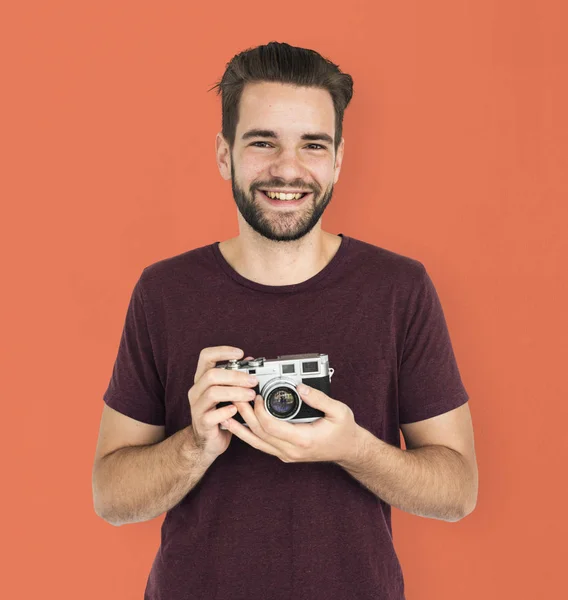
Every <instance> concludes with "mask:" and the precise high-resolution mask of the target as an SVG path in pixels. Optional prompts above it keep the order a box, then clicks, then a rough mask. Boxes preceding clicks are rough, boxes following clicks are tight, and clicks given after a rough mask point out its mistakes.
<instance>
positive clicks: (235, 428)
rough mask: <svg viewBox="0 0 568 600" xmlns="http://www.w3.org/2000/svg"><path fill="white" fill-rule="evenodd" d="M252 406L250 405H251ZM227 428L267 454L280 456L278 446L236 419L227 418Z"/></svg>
mask: <svg viewBox="0 0 568 600" xmlns="http://www.w3.org/2000/svg"><path fill="white" fill-rule="evenodd" d="M249 408H250V407H249ZM227 429H228V430H229V431H230V432H231V433H232V434H233V435H236V436H237V437H238V438H240V439H241V440H243V442H246V443H247V444H249V445H250V446H252V447H253V448H256V449H257V450H260V451H261V452H266V454H272V456H278V457H279V456H280V452H279V451H278V449H277V448H274V447H273V446H271V445H270V444H269V443H267V442H265V441H264V440H263V439H261V438H259V437H258V436H257V435H256V434H255V433H254V432H252V431H251V430H250V429H249V427H245V426H244V425H241V423H239V422H238V421H235V419H228V420H227Z"/></svg>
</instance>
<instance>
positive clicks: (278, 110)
mask: <svg viewBox="0 0 568 600" xmlns="http://www.w3.org/2000/svg"><path fill="white" fill-rule="evenodd" d="M252 130H263V131H264V132H265V133H264V134H254V135H250V133H249V132H250V131H252ZM269 131H272V132H274V134H275V136H276V137H272V136H270V135H268V134H267V133H266V132H269ZM314 133H318V134H324V136H326V135H327V136H329V138H330V139H302V136H303V135H304V134H314ZM247 134H248V135H247ZM334 134H335V112H334V108H333V101H332V99H331V96H330V94H329V92H327V91H326V90H323V89H319V88H305V87H302V88H300V87H296V86H293V85H289V84H280V83H272V82H270V83H264V82H263V83H255V84H248V85H246V86H245V88H244V90H243V94H242V96H241V102H240V111H239V123H238V125H237V130H236V136H235V145H234V147H233V150H232V152H231V153H230V157H231V160H230V164H231V169H230V171H231V184H232V190H233V197H234V199H235V202H236V204H237V207H238V209H239V212H240V213H241V215H242V217H243V218H244V219H245V221H246V222H247V223H248V224H249V225H250V227H252V228H253V229H254V230H255V231H256V232H257V233H259V234H260V235H262V236H263V237H265V238H268V239H270V240H274V241H291V240H297V239H299V238H302V237H303V236H305V235H306V234H307V233H309V232H310V231H311V230H312V229H313V227H314V226H315V225H316V224H317V222H318V221H319V220H320V218H321V216H322V214H323V212H324V211H325V209H326V207H327V205H328V204H329V203H330V201H331V197H332V194H333V186H334V183H335V182H336V181H337V178H338V176H339V169H340V167H341V160H342V157H343V145H344V144H343V140H341V144H340V146H339V149H338V153H337V156H336V155H335V152H334V147H333V137H334ZM218 147H219V143H218ZM261 190H289V191H290V192H293V191H297V190H303V191H306V192H309V193H308V194H307V195H306V196H305V197H304V198H303V199H302V200H300V202H299V204H298V203H296V202H293V203H290V204H288V203H287V202H286V201H281V202H279V203H278V204H277V205H275V204H273V203H271V201H270V200H269V199H268V198H267V197H266V196H265V195H264V194H263V192H262V191H261Z"/></svg>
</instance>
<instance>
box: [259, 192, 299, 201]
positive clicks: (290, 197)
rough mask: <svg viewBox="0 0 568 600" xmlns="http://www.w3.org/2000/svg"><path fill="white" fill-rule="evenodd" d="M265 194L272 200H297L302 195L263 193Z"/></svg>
mask: <svg viewBox="0 0 568 600" xmlns="http://www.w3.org/2000/svg"><path fill="white" fill-rule="evenodd" d="M265 194H266V195H267V196H268V197H269V198H272V199H273V200H299V199H300V198H301V197H302V194H279V193H277V192H265Z"/></svg>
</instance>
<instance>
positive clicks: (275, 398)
mask: <svg viewBox="0 0 568 600" xmlns="http://www.w3.org/2000/svg"><path fill="white" fill-rule="evenodd" d="M299 402H300V398H299V397H298V394H297V393H296V392H295V391H294V390H293V389H291V388H289V387H282V386H281V387H277V388H274V389H273V390H271V391H270V393H269V394H268V397H267V398H266V405H267V408H268V411H269V412H270V414H272V415H274V416H275V417H277V418H278V419H285V418H287V417H289V416H290V415H293V414H294V413H295V412H296V411H297V410H298V405H299Z"/></svg>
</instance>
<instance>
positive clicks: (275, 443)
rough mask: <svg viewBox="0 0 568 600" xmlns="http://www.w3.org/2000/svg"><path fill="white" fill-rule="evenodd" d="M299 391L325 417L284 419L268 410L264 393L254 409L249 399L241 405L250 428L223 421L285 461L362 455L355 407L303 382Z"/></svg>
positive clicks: (239, 405)
mask: <svg viewBox="0 0 568 600" xmlns="http://www.w3.org/2000/svg"><path fill="white" fill-rule="evenodd" d="M304 389H307V390H308V393H306V392H305V391H303V390H304ZM297 390H298V392H299V393H300V397H301V399H302V402H305V403H306V404H308V405H309V406H311V407H312V408H317V409H319V410H321V411H322V412H324V413H325V416H324V417H321V418H320V419H317V420H316V421H313V422H311V423H288V422H286V421H281V420H279V419H277V418H275V417H273V416H272V415H270V414H269V413H268V412H267V411H266V409H265V408H264V400H263V398H262V396H260V395H258V394H257V396H256V398H255V401H254V410H253V408H252V407H251V406H250V404H248V403H246V402H243V403H240V402H239V403H238V405H237V409H238V411H239V413H240V414H241V416H242V417H243V419H244V420H245V422H246V423H247V424H248V426H249V427H248V428H247V427H245V426H244V425H243V424H241V423H239V422H238V421H236V420H235V419H227V421H226V423H223V424H224V425H225V426H226V427H227V429H228V430H229V431H231V432H232V433H234V434H235V435H236V436H237V437H238V438H240V439H241V440H243V441H244V442H247V443H248V444H250V445H251V446H253V447H254V448H256V449H257V450H261V451H262V452H266V453H268V454H272V455H273V456H276V457H278V458H279V459H280V460H281V461H282V462H285V463H291V462H322V461H323V462H337V461H340V460H343V459H346V458H350V459H351V458H352V457H356V456H359V454H360V452H361V451H362V448H361V444H362V436H361V435H360V432H361V427H360V426H359V425H357V423H356V422H355V418H354V415H353V411H352V410H351V408H350V407H349V406H347V405H346V404H344V403H343V402H340V401H339V400H334V399H333V398H330V397H329V396H327V395H326V394H324V393H323V392H321V391H320V390H317V389H315V388H312V387H309V386H307V385H303V384H300V385H298V387H297Z"/></svg>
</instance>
